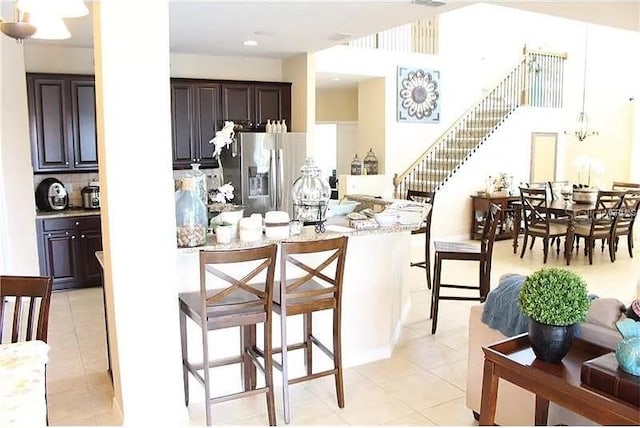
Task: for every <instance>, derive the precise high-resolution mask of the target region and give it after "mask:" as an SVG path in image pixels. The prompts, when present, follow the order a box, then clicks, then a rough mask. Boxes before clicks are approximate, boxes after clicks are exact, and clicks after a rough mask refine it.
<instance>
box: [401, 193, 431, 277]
mask: <svg viewBox="0 0 640 428" xmlns="http://www.w3.org/2000/svg"><path fill="white" fill-rule="evenodd" d="M435 198H436V192H423V191H420V190H411V189H409V190H407V199H409V200H412V201H413V200H415V201H416V202H420V203H426V204H431V209H430V210H429V214H427V218H426V219H425V221H424V223H423V224H422V225H421V226H420V229H416V230H412V231H411V234H412V235H417V234H420V233H424V261H421V262H415V263H411V267H419V268H422V269H424V270H425V271H426V275H427V288H428V289H429V290H431V218H432V217H433V203H434V201H435Z"/></svg>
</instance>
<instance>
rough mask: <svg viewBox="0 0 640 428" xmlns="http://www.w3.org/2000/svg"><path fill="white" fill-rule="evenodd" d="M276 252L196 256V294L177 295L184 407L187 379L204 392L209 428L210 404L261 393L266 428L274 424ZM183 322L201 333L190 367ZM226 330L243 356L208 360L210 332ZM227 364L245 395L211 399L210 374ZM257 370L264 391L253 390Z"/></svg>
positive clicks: (273, 248)
mask: <svg viewBox="0 0 640 428" xmlns="http://www.w3.org/2000/svg"><path fill="white" fill-rule="evenodd" d="M276 251H277V246H276V245H275V244H274V245H269V246H265V247H258V248H249V249H239V250H231V251H228V250H227V251H200V291H195V292H185V293H180V294H179V302H180V338H181V345H182V369H183V381H184V395H185V405H187V406H188V405H189V373H190V374H191V375H192V376H193V377H194V378H195V379H196V380H198V381H199V382H200V384H202V385H203V387H204V395H205V415H206V422H207V425H211V423H212V411H211V405H212V404H215V403H220V402H223V401H228V400H233V399H236V398H243V397H246V396H249V395H255V394H262V393H264V394H266V399H267V414H268V419H269V425H271V426H274V425H275V424H276V414H275V402H274V395H273V363H272V352H271V349H272V331H271V329H272V322H271V320H272V304H273V290H274V272H275V265H276ZM187 317H189V318H191V320H193V321H194V322H195V323H196V324H197V325H198V327H199V328H200V333H201V336H202V356H201V360H198V361H202V363H200V362H198V363H194V362H191V361H189V355H188V352H187V348H188V347H187ZM260 323H262V324H263V326H264V350H263V351H260V355H258V351H257V346H256V344H255V342H256V325H257V324H260ZM230 327H240V350H241V355H240V356H236V357H229V358H224V359H222V358H220V359H211V358H210V356H209V331H213V330H220V329H226V328H230ZM261 359H262V362H261V361H260V360H261ZM230 364H240V365H241V375H242V381H243V384H244V391H242V392H237V393H232V394H227V395H223V396H218V397H212V393H211V382H210V379H211V377H212V376H211V373H210V372H211V369H212V368H216V367H221V366H226V365H230ZM255 367H258V368H259V369H260V371H261V372H262V373H263V374H264V381H265V386H264V387H262V388H256V384H257V380H256V375H255V373H256V370H255ZM199 370H202V371H203V375H200V373H198V371H199Z"/></svg>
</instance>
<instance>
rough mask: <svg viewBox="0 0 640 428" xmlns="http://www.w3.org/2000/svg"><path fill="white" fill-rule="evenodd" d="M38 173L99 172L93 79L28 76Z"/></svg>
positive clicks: (79, 76)
mask: <svg viewBox="0 0 640 428" xmlns="http://www.w3.org/2000/svg"><path fill="white" fill-rule="evenodd" d="M27 99H28V108H29V127H30V134H31V158H32V162H33V170H34V172H36V173H38V172H42V173H44V172H72V171H75V170H83V171H87V170H89V171H96V170H97V169H98V150H97V141H98V140H97V135H96V107H95V83H94V78H93V76H81V75H66V74H32V73H29V74H27Z"/></svg>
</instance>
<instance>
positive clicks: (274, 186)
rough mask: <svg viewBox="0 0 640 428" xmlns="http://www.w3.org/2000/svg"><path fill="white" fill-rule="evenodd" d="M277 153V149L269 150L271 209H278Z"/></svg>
mask: <svg viewBox="0 0 640 428" xmlns="http://www.w3.org/2000/svg"><path fill="white" fill-rule="evenodd" d="M276 162H277V160H276V151H275V149H271V150H269V179H270V180H271V189H269V200H270V202H271V208H274V209H275V207H276V202H277V201H276V192H277V191H278V190H277V188H278V184H277V180H278V177H277V173H278V171H277V167H276Z"/></svg>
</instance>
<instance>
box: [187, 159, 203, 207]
mask: <svg viewBox="0 0 640 428" xmlns="http://www.w3.org/2000/svg"><path fill="white" fill-rule="evenodd" d="M185 177H191V178H193V189H194V191H195V192H196V195H198V197H199V198H200V200H201V201H202V203H203V204H204V206H205V207H206V206H207V205H208V204H209V195H208V192H207V175H206V174H205V173H204V172H202V171H200V164H199V163H192V164H191V169H190V170H189V171H188V172H187V173H186V174H185Z"/></svg>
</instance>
